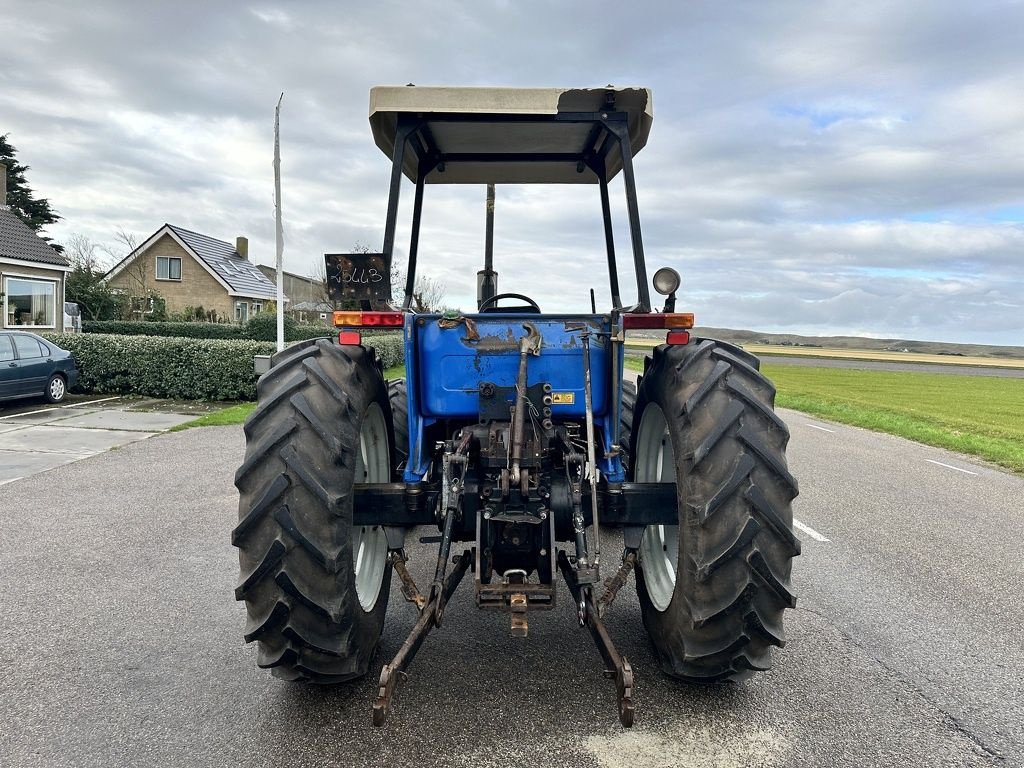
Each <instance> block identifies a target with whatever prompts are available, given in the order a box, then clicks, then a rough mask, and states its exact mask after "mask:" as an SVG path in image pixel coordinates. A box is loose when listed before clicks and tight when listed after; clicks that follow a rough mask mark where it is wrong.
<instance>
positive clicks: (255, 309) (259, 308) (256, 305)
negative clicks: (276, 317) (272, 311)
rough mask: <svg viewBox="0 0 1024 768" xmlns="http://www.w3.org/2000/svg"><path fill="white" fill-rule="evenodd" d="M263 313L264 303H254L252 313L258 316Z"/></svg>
mask: <svg viewBox="0 0 1024 768" xmlns="http://www.w3.org/2000/svg"><path fill="white" fill-rule="evenodd" d="M262 311H263V303H262V302H259V301H254V302H253V303H252V313H253V314H254V315H258V314H259V313H260V312H262Z"/></svg>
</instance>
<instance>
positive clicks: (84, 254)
mask: <svg viewBox="0 0 1024 768" xmlns="http://www.w3.org/2000/svg"><path fill="white" fill-rule="evenodd" d="M98 249H99V246H97V245H96V243H94V242H92V241H91V240H90V239H89V238H88V237H85V236H84V235H79V234H72V235H71V237H69V238H68V242H67V243H66V245H65V246H64V252H65V253H66V254H67V256H68V258H69V259H70V260H71V271H70V272H69V273H68V274H67V278H66V281H65V285H64V296H65V298H66V299H67V300H68V301H73V302H75V303H76V304H78V306H79V307H81V309H82V319H83V320H117V319H119V318H120V317H122V315H123V314H124V311H125V307H124V304H125V299H124V297H123V296H121V295H119V294H117V293H115V292H114V291H112V290H111V288H110V286H108V285H107V284H106V283H105V282H103V275H104V274H105V273H106V268H105V266H104V264H103V262H102V260H101V259H100V257H99V256H98V255H97V253H96V251H97V250H98Z"/></svg>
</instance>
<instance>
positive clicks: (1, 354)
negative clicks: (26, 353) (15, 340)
mask: <svg viewBox="0 0 1024 768" xmlns="http://www.w3.org/2000/svg"><path fill="white" fill-rule="evenodd" d="M13 359H14V344H12V343H11V337H10V336H8V335H7V334H6V333H0V362H5V361H7V360H13Z"/></svg>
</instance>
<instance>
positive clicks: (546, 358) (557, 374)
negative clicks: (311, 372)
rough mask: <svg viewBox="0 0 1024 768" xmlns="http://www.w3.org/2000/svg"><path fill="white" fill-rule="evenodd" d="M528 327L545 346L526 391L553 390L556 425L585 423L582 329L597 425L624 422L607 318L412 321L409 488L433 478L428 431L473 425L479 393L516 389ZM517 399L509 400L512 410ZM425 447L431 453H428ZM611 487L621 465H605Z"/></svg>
mask: <svg viewBox="0 0 1024 768" xmlns="http://www.w3.org/2000/svg"><path fill="white" fill-rule="evenodd" d="M524 323H530V324H531V325H532V326H533V327H534V328H536V330H537V332H538V333H539V334H540V336H541V338H542V343H541V349H540V354H539V355H537V356H534V355H528V361H527V386H532V385H534V384H541V383H547V384H550V385H551V395H552V404H551V418H552V420H553V421H554V422H555V423H556V424H557V423H559V422H563V421H567V420H571V421H576V422H582V421H583V420H584V418H585V416H586V397H585V392H584V385H583V381H584V375H583V345H582V342H581V336H580V327H581V326H583V325H585V326H587V328H588V329H589V331H590V334H591V335H590V378H591V394H592V398H593V411H594V423H595V425H597V427H598V428H599V429H600V430H601V433H602V434H603V435H605V441H604V442H605V453H608V452H609V451H610V449H611V441H610V430H608V429H606V428H605V426H606V425H607V424H608V423H615V422H613V421H611V420H612V419H615V420H616V421H617V420H618V418H619V413H618V411H619V398H618V397H612V396H610V394H611V393H610V391H609V390H610V387H611V372H612V366H613V365H615V366H617V367H618V371H619V372H620V373H621V370H622V353H621V349H622V347H621V345H618V350H619V353H618V359H617V360H612V359H611V354H612V353H611V349H612V345H611V344H610V343H609V337H610V333H611V324H610V320H609V318H608V317H607V316H604V315H535V314H498V313H493V314H491V313H488V314H480V315H466V316H464V317H460V318H459V319H458V320H457V321H452V320H447V319H445V318H444V317H443V316H442V315H409V316H408V317H407V318H406V323H405V363H406V386H407V391H408V398H409V443H410V445H409V462H408V465H407V467H406V472H405V480H406V481H407V482H416V481H418V480H420V479H422V477H423V475H424V474H425V473H426V472H427V470H428V462H427V460H426V459H425V458H424V457H425V456H426V455H427V454H429V448H430V446H423V445H422V440H421V436H422V434H423V428H424V427H425V426H428V425H429V424H431V423H434V422H436V421H439V420H442V419H451V420H462V421H473V422H475V421H476V420H477V418H478V415H479V409H480V394H479V393H480V385H481V384H483V383H485V382H488V383H490V384H493V385H494V386H496V387H500V388H510V389H514V387H515V385H516V379H517V377H518V374H519V357H520V356H519V348H520V340H521V339H522V338H523V337H524V336H526V335H527V330H526V328H525V327H524ZM511 400H512V396H511V395H510V396H509V403H510V405H511ZM424 447H426V448H427V450H424ZM601 470H602V472H604V473H605V474H606V475H608V477H609V479H611V480H614V479H617V478H619V479H620V478H621V476H622V468H621V464H620V462H619V460H618V458H617V457H613V458H612V459H610V460H609V459H605V460H603V461H602V462H601Z"/></svg>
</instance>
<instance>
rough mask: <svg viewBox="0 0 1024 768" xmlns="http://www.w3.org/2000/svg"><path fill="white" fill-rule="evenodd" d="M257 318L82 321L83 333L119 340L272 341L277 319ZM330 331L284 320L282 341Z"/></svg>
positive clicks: (272, 317)
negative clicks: (244, 320)
mask: <svg viewBox="0 0 1024 768" xmlns="http://www.w3.org/2000/svg"><path fill="white" fill-rule="evenodd" d="M266 317H267V318H269V320H270V322H267V321H266V320H264V319H263V318H264V316H263V315H257V316H256V317H254V318H253V319H252V320H250V321H249V322H248V323H246V324H245V325H241V324H239V323H174V322H162V323H161V322H149V321H140V320H86V321H85V322H83V323H82V331H84V332H85V333H108V334H116V335H120V336H175V337H178V338H184V339H248V340H250V341H276V340H277V319H276V318H275V317H274V316H273V315H267V316H266ZM332 335H334V329H333V328H329V327H327V326H324V325H298V324H296V322H295V321H294V320H292V319H291V318H290V317H286V318H285V324H284V339H285V341H303V340H305V339H315V338H317V337H319V336H332Z"/></svg>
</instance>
